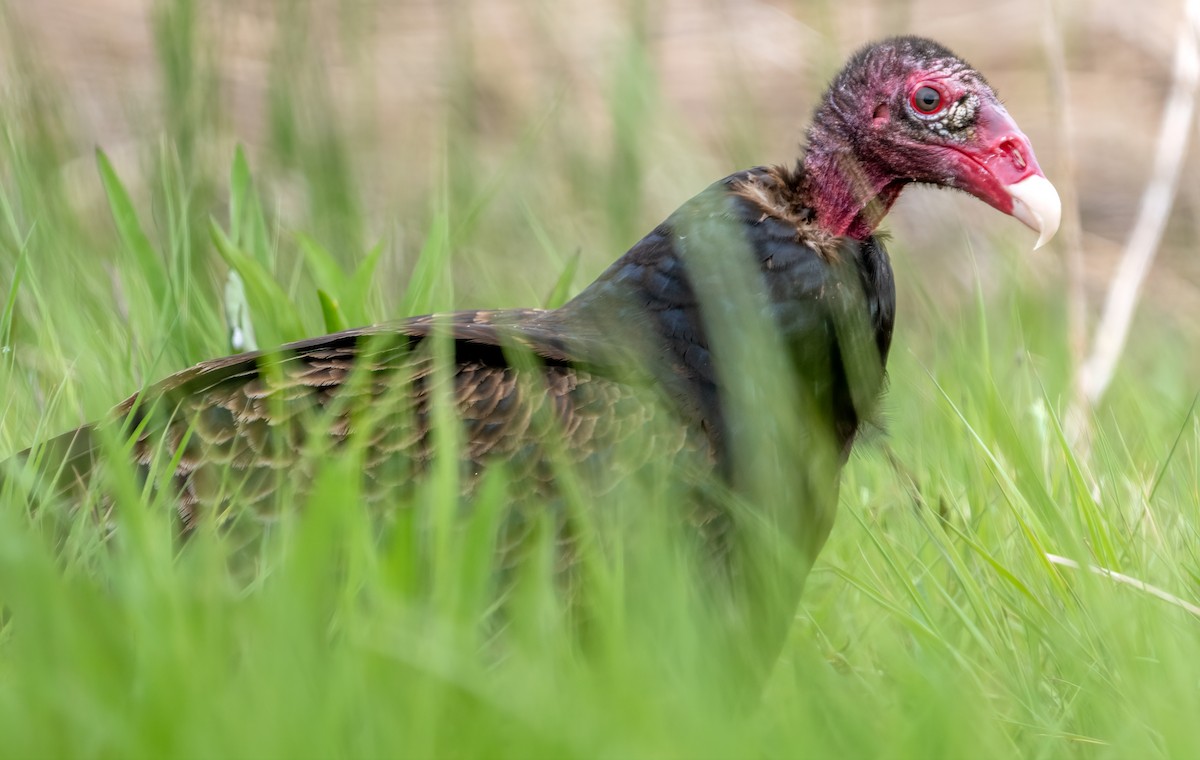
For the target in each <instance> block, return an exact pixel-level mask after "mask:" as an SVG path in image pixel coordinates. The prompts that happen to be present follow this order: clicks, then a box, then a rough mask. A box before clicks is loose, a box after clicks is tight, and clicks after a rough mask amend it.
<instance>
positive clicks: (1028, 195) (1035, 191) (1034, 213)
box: [1004, 174, 1062, 251]
mask: <svg viewBox="0 0 1200 760" xmlns="http://www.w3.org/2000/svg"><path fill="white" fill-rule="evenodd" d="M1004 189H1005V190H1006V191H1007V192H1008V194H1009V195H1010V196H1012V201H1013V209H1012V215H1013V216H1015V217H1016V218H1017V219H1019V220H1020V221H1021V222H1023V223H1024V224H1025V225H1026V226H1027V227H1029V228H1030V229H1032V230H1033V231H1034V232H1036V233H1038V239H1037V243H1036V244H1035V245H1034V246H1033V250H1035V251H1036V250H1037V249H1039V248H1041V247H1042V246H1044V245H1045V244H1046V243H1048V242H1050V239H1051V238H1052V237H1054V233H1056V232H1058V225H1059V223H1060V222H1061V221H1062V201H1060V200H1059V198H1058V191H1057V190H1055V189H1054V185H1052V184H1050V180H1048V179H1046V178H1045V177H1043V176H1042V175H1040V174H1032V175H1030V176H1028V177H1026V178H1025V179H1023V180H1021V181H1020V182H1014V183H1013V184H1011V185H1008V186H1007V187H1005V188H1004Z"/></svg>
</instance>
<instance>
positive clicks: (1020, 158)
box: [1000, 138, 1026, 169]
mask: <svg viewBox="0 0 1200 760" xmlns="http://www.w3.org/2000/svg"><path fill="white" fill-rule="evenodd" d="M1000 150H1002V151H1004V152H1005V153H1007V154H1008V157H1009V158H1011V159H1012V162H1013V163H1014V164H1016V165H1017V168H1018V169H1024V168H1025V166H1026V164H1025V155H1024V154H1023V153H1021V144H1020V143H1019V142H1017V141H1016V140H1014V139H1012V138H1009V139H1007V140H1005V141H1004V142H1002V143H1000Z"/></svg>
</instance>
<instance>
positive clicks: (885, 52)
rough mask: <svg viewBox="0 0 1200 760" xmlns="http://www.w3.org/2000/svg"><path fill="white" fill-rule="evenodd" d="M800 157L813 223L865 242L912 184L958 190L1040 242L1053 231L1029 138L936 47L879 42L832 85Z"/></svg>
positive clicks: (983, 84) (1054, 207)
mask: <svg viewBox="0 0 1200 760" xmlns="http://www.w3.org/2000/svg"><path fill="white" fill-rule="evenodd" d="M808 137H809V144H808V151H807V155H806V157H805V159H804V163H805V168H806V169H807V174H808V178H809V192H810V193H811V194H812V196H813V198H812V202H813V205H814V207H815V208H816V211H817V220H818V223H819V224H820V225H821V226H823V227H825V228H826V229H827V230H828V231H829V232H832V233H834V234H839V235H850V236H852V237H857V238H863V237H866V236H867V235H869V234H871V232H872V231H873V230H874V228H875V226H876V225H877V224H878V223H879V221H880V220H881V219H882V218H883V215H884V214H885V213H886V212H887V210H888V208H889V207H890V206H891V204H892V203H893V202H894V201H895V199H896V197H897V196H898V195H899V194H900V190H901V189H902V188H903V187H904V186H905V185H906V184H909V183H911V182H921V183H927V184H932V185H940V186H943V187H953V188H958V189H960V190H964V191H966V192H968V193H970V194H972V195H974V196H975V197H977V198H979V199H980V200H982V201H984V202H985V203H988V204H989V205H991V206H994V207H995V208H997V209H999V210H1000V211H1003V212H1004V213H1006V214H1011V215H1013V216H1015V217H1016V218H1017V219H1019V220H1021V221H1022V222H1024V223H1025V224H1027V225H1029V226H1030V227H1032V228H1033V229H1035V230H1037V231H1038V233H1039V235H1040V237H1039V240H1038V246H1040V245H1041V244H1043V243H1044V242H1045V241H1046V240H1048V239H1049V237H1050V236H1051V235H1053V234H1054V231H1055V230H1056V229H1057V228H1058V220H1059V213H1060V208H1059V203H1058V195H1057V193H1055V192H1054V188H1053V186H1052V185H1050V183H1049V182H1048V181H1047V180H1046V178H1045V175H1044V174H1043V173H1042V170H1041V168H1040V167H1039V166H1038V163H1037V158H1036V157H1035V156H1034V153H1033V147H1032V146H1031V145H1030V144H1029V139H1028V138H1027V137H1025V135H1024V134H1023V133H1022V132H1021V130H1020V129H1019V128H1018V127H1017V125H1016V122H1014V121H1013V119H1012V117H1010V116H1009V115H1008V112H1007V111H1006V110H1005V109H1004V106H1002V105H1001V104H1000V101H999V99H998V98H997V97H996V94H995V92H993V91H992V89H991V87H990V86H988V83H987V81H986V80H985V79H984V78H983V76H982V75H980V74H979V73H978V72H977V71H975V70H974V69H972V68H971V67H970V66H969V65H968V64H967V63H966V62H965V61H963V60H962V59H961V58H958V57H957V56H955V55H954V54H953V53H951V52H950V51H949V50H947V49H945V48H944V47H942V46H941V45H938V44H937V43H934V42H930V41H929V40H924V39H921V38H917V37H899V38H894V39H890V40H885V41H883V42H881V43H878V44H876V45H872V46H870V47H867V48H865V49H863V50H862V51H860V52H859V53H858V54H856V55H855V56H853V57H852V58H851V59H850V62H849V63H848V64H847V65H846V68H845V69H843V70H842V72H841V73H840V74H839V75H838V76H837V77H836V78H835V79H834V81H833V83H832V84H831V85H830V88H829V91H828V92H827V93H826V95H825V98H824V101H823V102H822V104H821V105H820V107H818V109H817V112H816V115H815V117H814V120H813V126H812V128H811V129H810V130H809V135H808Z"/></svg>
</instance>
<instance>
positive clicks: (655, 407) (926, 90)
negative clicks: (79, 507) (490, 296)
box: [9, 37, 1059, 574]
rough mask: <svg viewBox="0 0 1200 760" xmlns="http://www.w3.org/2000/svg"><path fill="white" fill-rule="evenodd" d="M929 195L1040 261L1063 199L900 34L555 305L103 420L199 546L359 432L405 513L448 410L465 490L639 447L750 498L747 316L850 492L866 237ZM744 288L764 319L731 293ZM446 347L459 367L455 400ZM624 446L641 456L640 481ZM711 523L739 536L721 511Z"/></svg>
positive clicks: (888, 293) (382, 484)
mask: <svg viewBox="0 0 1200 760" xmlns="http://www.w3.org/2000/svg"><path fill="white" fill-rule="evenodd" d="M914 182H915V183H923V184H931V185H939V186H942V187H951V188H957V189H960V190H963V191H966V192H968V193H970V194H972V195H974V196H975V197H977V198H979V199H981V200H983V201H984V202H986V203H988V204H989V205H991V206H994V207H995V208H997V209H999V210H1000V211H1002V212H1004V213H1006V214H1010V215H1012V216H1014V217H1016V218H1017V219H1019V220H1020V221H1021V222H1024V223H1025V224H1026V225H1028V226H1029V227H1031V228H1033V229H1034V230H1035V231H1036V232H1037V233H1038V235H1039V237H1038V241H1037V245H1038V246H1041V245H1042V244H1044V243H1045V242H1046V241H1047V240H1048V239H1049V238H1050V237H1051V236H1052V235H1053V234H1054V232H1055V230H1056V228H1057V226H1058V221H1059V202H1058V196H1057V195H1056V193H1055V191H1054V189H1053V187H1052V186H1051V185H1050V183H1049V182H1048V181H1047V180H1046V178H1045V176H1044V175H1043V173H1042V171H1041V169H1040V168H1039V167H1038V163H1037V160H1036V159H1035V158H1034V153H1033V149H1032V147H1031V146H1030V143H1029V140H1028V139H1027V138H1026V137H1025V135H1024V134H1022V132H1021V131H1020V130H1019V129H1018V128H1017V125H1016V124H1015V123H1014V121H1013V120H1012V118H1011V117H1010V116H1009V115H1008V112H1007V111H1006V110H1005V109H1004V107H1003V106H1002V105H1001V104H1000V101H999V100H998V99H997V97H996V95H995V93H994V92H993V91H992V89H991V88H990V87H989V85H988V84H987V82H986V81H985V80H984V78H983V76H982V75H981V74H980V73H979V72H977V71H976V70H975V69H973V68H972V67H970V66H969V65H968V64H967V63H965V62H964V61H963V60H962V59H961V58H958V57H957V56H955V55H954V54H952V53H951V52H950V51H949V50H947V49H946V48H944V47H942V46H941V45H939V44H937V43H935V42H931V41H929V40H925V39H921V38H918V37H897V38H893V39H888V40H884V41H882V42H879V43H877V44H873V45H870V46H868V47H865V48H863V49H862V50H860V51H859V52H857V53H856V54H855V55H853V56H852V57H851V58H850V60H849V62H848V63H847V64H846V66H845V68H844V69H843V70H842V71H841V72H840V73H839V74H838V75H837V76H836V77H835V78H834V80H833V82H832V84H831V85H830V87H829V89H828V91H827V92H826V93H825V95H824V97H823V98H822V100H821V101H820V104H819V105H818V106H817V108H816V111H815V113H814V116H813V120H812V124H811V126H810V127H809V128H808V131H807V143H806V147H805V148H804V149H803V151H802V155H801V157H800V158H799V160H798V161H797V162H796V163H795V164H793V165H789V166H769V167H759V168H754V169H749V170H746V171H740V172H737V173H735V174H732V175H730V176H728V177H726V178H725V179H722V180H720V181H718V182H716V183H715V184H713V185H712V186H710V187H709V188H708V189H706V190H704V191H703V192H701V193H700V194H699V195H697V196H696V197H695V198H693V199H691V200H690V201H688V202H687V203H685V204H684V205H683V206H682V207H681V208H679V209H678V210H677V211H676V212H675V213H673V214H672V215H671V216H670V217H669V218H668V219H667V220H666V221H664V222H663V223H662V224H660V225H659V226H657V227H656V228H654V229H653V230H652V231H651V232H650V233H649V234H648V235H646V236H645V237H644V238H643V239H642V240H640V241H639V242H637V243H636V244H635V245H634V246H633V247H632V248H631V249H630V250H629V251H628V252H626V253H625V254H624V255H623V256H621V257H620V258H619V259H618V260H617V261H616V262H615V263H614V264H613V265H612V266H610V267H609V268H608V269H607V270H606V271H604V272H603V273H602V274H601V275H600V276H599V278H598V279H597V280H596V281H595V282H593V283H592V284H591V285H590V286H589V287H587V288H586V289H585V290H584V291H583V292H581V293H580V294H579V295H578V296H577V297H575V298H574V299H573V300H571V301H570V302H568V303H567V304H565V305H564V306H562V307H561V308H558V309H553V310H537V309H523V310H501V311H466V312H458V313H454V314H449V315H443V316H441V317H431V316H423V317H414V318H410V319H404V320H400V321H398V322H392V323H387V324H382V325H377V326H371V327H365V328H360V329H353V330H347V331H345V332H340V333H336V334H332V335H326V336H322V337H318V338H312V339H309V340H303V341H300V342H297V343H292V344H289V345H285V346H282V347H280V348H279V349H277V350H273V351H270V352H263V353H247V354H241V355H237V356H230V357H226V358H221V359H214V360H212V361H206V362H203V363H201V364H198V365H196V366H194V367H191V368H190V369H186V370H184V371H182V372H180V373H178V374H176V375H173V376H171V377H169V378H167V379H166V380H163V381H162V382H160V383H158V384H155V385H152V386H150V387H149V388H147V389H146V390H144V391H143V392H141V393H138V394H137V395H135V396H133V397H132V398H130V399H129V400H127V401H125V402H124V403H123V404H121V405H120V406H118V407H117V409H116V411H115V413H114V415H113V417H112V419H111V420H110V421H108V422H106V423H98V424H99V425H101V426H104V425H107V426H108V427H107V429H108V430H111V431H117V430H121V431H125V432H124V433H123V434H122V435H123V437H124V439H125V440H127V441H129V443H128V449H129V450H130V451H131V452H132V457H133V459H134V461H135V463H136V465H137V466H138V467H140V468H141V469H142V474H143V476H144V477H147V478H151V479H152V481H153V482H154V483H156V484H157V485H159V486H162V487H165V488H169V489H171V490H170V493H171V494H172V499H173V501H174V503H176V504H177V505H178V511H179V516H180V525H181V530H182V531H183V532H184V533H186V532H187V531H189V530H191V529H192V527H193V526H194V525H197V524H201V523H203V522H204V520H205V519H213V520H222V519H225V517H227V516H228V515H230V514H232V513H234V512H239V513H241V512H250V513H254V512H255V510H256V508H257V506H258V505H263V506H264V508H265V505H267V504H269V503H271V502H273V501H277V499H275V498H274V497H275V495H276V492H277V491H278V489H279V487H280V486H281V485H283V484H288V485H289V487H292V486H294V485H295V484H296V483H298V482H299V483H301V486H300V487H301V488H303V481H304V479H305V478H306V477H308V476H309V475H310V470H311V469H312V467H311V462H309V463H306V461H305V457H304V456H302V454H301V452H302V451H303V450H304V449H305V447H306V446H308V445H309V444H311V443H312V439H313V438H314V437H317V436H319V437H321V440H322V441H325V442H326V443H328V444H330V445H329V446H328V448H327V450H328V451H331V452H336V451H339V450H341V448H342V447H344V446H345V445H347V444H346V442H347V441H350V440H355V439H356V436H357V437H358V438H357V440H358V441H360V442H362V446H361V448H360V454H361V456H362V470H363V478H364V484H365V487H364V489H363V493H364V495H365V496H364V498H365V499H367V500H397V499H398V497H399V495H400V494H401V493H402V492H403V490H404V489H405V488H407V487H408V486H409V485H410V484H411V482H412V481H414V480H417V479H419V475H420V474H421V472H422V471H423V470H424V469H426V468H427V466H428V465H429V461H430V459H431V456H432V455H431V451H432V450H433V448H434V443H435V442H434V439H435V438H436V430H437V428H436V426H435V425H433V424H431V422H430V420H431V418H433V417H436V414H435V412H436V411H437V409H436V406H437V405H436V404H434V403H433V401H432V400H431V399H434V398H436V397H437V396H438V394H439V393H442V394H444V397H445V398H448V399H449V400H450V403H449V407H452V408H453V411H454V412H456V413H457V416H458V418H459V420H460V421H461V426H459V427H458V428H456V430H457V438H458V443H459V444H460V445H461V460H460V461H461V463H462V464H463V468H462V473H463V481H464V485H465V488H466V489H469V488H470V487H471V486H472V484H474V483H475V482H476V481H477V480H478V478H479V477H481V473H483V472H484V471H485V469H486V468H488V467H489V466H496V464H497V463H502V465H503V466H504V467H507V468H509V469H510V471H511V472H512V474H513V477H514V478H515V479H516V482H520V483H527V484H528V487H529V490H530V492H533V493H536V494H539V495H540V496H542V497H546V496H551V497H552V495H553V492H554V490H555V488H556V485H555V482H554V481H555V472H556V471H557V467H558V466H559V465H560V464H561V463H563V462H566V463H568V464H571V463H574V464H576V465H578V466H580V467H581V468H583V469H584V470H586V471H587V472H588V473H590V475H591V484H592V486H593V487H595V488H603V486H604V485H605V484H606V483H608V482H610V481H611V480H613V479H615V478H616V477H618V475H617V473H616V470H619V469H621V468H622V467H624V468H625V469H628V468H629V467H631V466H636V464H637V456H638V454H637V453H638V452H640V455H641V456H643V457H644V458H651V457H653V458H656V459H657V460H658V461H667V462H668V463H669V466H671V467H678V468H679V469H680V470H681V471H684V472H688V471H692V472H695V473H696V474H697V475H703V474H704V473H706V472H707V473H710V474H714V473H715V476H714V480H715V481H717V482H723V483H726V484H733V486H734V487H736V485H737V483H738V477H739V475H738V472H737V469H738V468H737V462H738V456H737V449H738V446H739V445H740V444H739V438H738V436H739V434H740V433H739V421H738V419H737V415H736V411H737V408H736V404H735V403H733V402H731V400H730V393H731V389H730V387H729V384H730V383H729V378H730V377H732V376H733V374H734V370H735V369H736V368H731V367H729V366H728V365H725V366H723V365H722V357H721V356H720V350H721V349H722V346H724V349H725V353H726V355H727V356H728V355H730V351H731V350H733V349H736V344H737V341H738V336H737V335H736V333H735V334H733V335H732V336H730V335H728V334H726V335H725V337H724V338H719V337H718V334H719V333H722V331H723V330H724V332H725V333H729V332H730V331H729V330H727V329H726V327H727V326H728V325H729V324H733V323H737V324H750V323H748V322H738V317H739V314H740V312H739V311H738V310H739V309H741V310H746V309H749V310H751V311H753V310H755V309H756V308H757V309H758V311H759V312H761V314H760V315H761V316H764V319H765V322H764V324H767V325H773V329H774V330H775V331H777V333H778V342H777V345H778V347H779V350H780V351H781V352H783V354H784V365H785V366H787V367H788V368H789V369H790V371H791V372H792V373H793V374H794V383H795V387H796V388H797V389H798V390H797V394H798V395H800V396H802V397H803V399H804V403H803V404H802V406H803V408H804V409H806V410H808V411H810V412H811V415H810V417H811V419H806V420H805V421H804V425H805V426H806V427H807V428H808V429H809V431H810V432H811V435H812V437H813V438H814V439H825V440H827V441H828V444H829V447H828V448H829V451H830V452H832V453H831V455H830V456H828V457H827V466H824V465H823V467H824V471H825V474H826V476H827V478H828V483H829V484H830V485H832V488H833V489H836V483H837V480H838V477H839V470H840V467H841V465H842V464H843V463H844V462H845V460H846V457H847V456H848V454H849V452H850V448H851V445H852V443H853V441H854V439H855V436H856V434H857V433H858V431H859V430H860V427H861V426H862V424H863V423H864V421H865V420H868V419H869V418H870V417H871V415H872V412H873V410H874V407H875V404H876V400H877V399H878V397H879V395H880V393H881V391H882V388H883V384H884V373H883V368H884V366H885V364H886V360H887V355H888V349H889V346H890V344H891V341H892V326H893V321H894V317H895V292H894V288H893V280H892V270H891V267H890V264H889V261H888V257H887V253H886V252H885V250H884V247H883V244H882V242H881V241H880V239H879V238H878V237H876V236H875V235H874V231H875V229H876V227H877V226H878V224H879V223H880V221H881V220H882V219H883V217H884V215H885V214H886V213H887V211H888V209H889V208H890V207H891V206H892V204H893V203H894V202H895V200H896V198H897V197H898V196H899V194H900V191H901V190H902V189H903V188H904V187H905V186H906V185H908V184H911V183H914ZM742 265H745V266H742ZM731 266H732V267H733V269H732V270H731V269H729V267H731ZM739 273H740V274H743V275H746V276H747V277H748V279H747V282H749V283H750V285H751V288H750V290H751V291H753V292H752V293H751V294H750V296H751V297H750V298H749V300H746V299H742V300H738V299H736V298H733V296H732V295H731V296H730V298H728V299H727V298H726V297H725V295H726V291H725V290H724V286H725V284H726V282H727V280H728V278H730V277H734V278H736V277H737V276H740V274H739ZM733 290H734V289H730V291H729V292H730V293H731V294H732V293H733ZM742 316H744V315H742ZM438 335H444V336H446V337H445V339H444V341H443V344H444V346H445V358H448V359H449V367H448V368H447V369H445V374H444V377H446V378H448V379H447V381H446V382H444V383H442V384H441V385H439V384H438V377H439V368H438V367H439V365H438V362H437V361H435V358H436V357H437V356H438V355H439V354H438V351H437V350H435V349H436V346H437V345H438V340H439V339H438V338H436V337H434V336H438ZM431 349H433V350H431ZM439 389H440V390H439ZM751 390H752V389H751ZM796 408H800V407H796ZM314 410H315V411H314ZM101 429H103V428H101V427H97V426H93V425H89V426H84V427H82V428H80V429H78V430H75V431H73V432H70V433H67V434H65V435H63V436H59V437H58V438H56V439H54V440H52V441H50V442H49V443H47V444H44V445H43V446H42V447H40V448H39V449H38V451H39V452H40V453H39V454H38V455H37V456H36V457H34V459H35V460H36V463H37V466H36V467H33V468H28V467H16V466H13V467H10V469H9V476H10V477H11V476H12V474H13V473H14V472H21V473H22V477H23V478H25V480H24V482H25V483H27V484H28V483H31V482H32V480H35V479H37V478H39V477H40V478H41V479H42V480H44V481H46V482H45V483H44V484H43V486H45V487H44V488H43V489H42V490H44V491H45V490H48V491H52V492H55V493H58V494H60V495H61V494H63V493H66V492H68V491H71V490H72V489H76V488H77V487H78V486H80V485H81V484H82V485H84V486H85V487H86V485H87V483H88V482H89V478H90V477H91V473H92V472H93V470H94V469H95V467H96V465H97V463H98V462H100V461H101V460H102V459H103V457H101V456H99V454H100V453H101V451H102V450H105V447H104V446H102V445H101V438H102V436H100V435H98V434H97V433H98V431H99V430H101ZM614 449H622V450H630V451H633V452H635V454H634V455H631V456H630V457H629V458H628V459H630V460H632V461H633V462H634V464H633V465H630V464H629V462H628V461H624V464H623V463H622V461H623V460H622V459H621V458H620V457H617V456H614V455H613V451H614ZM29 459H30V455H29V454H28V453H27V454H26V455H25V457H18V458H17V460H15V461H23V460H29ZM156 467H157V468H158V469H157V470H155V468H156ZM164 468H165V472H166V475H165V477H164V476H163V474H162V473H163V471H164ZM610 468H611V469H610ZM621 471H622V472H623V471H624V470H621ZM155 472H157V473H158V474H157V475H156V474H154V473H155ZM39 473H40V475H39ZM813 493H821V494H823V495H822V496H821V498H823V499H825V500H826V501H828V500H830V499H832V500H833V503H832V504H830V503H826V504H823V505H819V506H818V508H813V507H812V506H811V505H809V506H807V507H803V508H800V507H793V506H792V505H786V504H785V505H782V506H779V505H776V506H777V507H778V509H777V512H780V513H784V512H787V511H788V510H792V509H795V510H797V513H798V514H801V515H802V517H801V518H798V520H799V524H798V525H795V526H792V527H793V528H794V530H793V532H794V533H797V534H802V535H799V537H798V538H797V539H796V540H797V541H798V542H799V543H801V544H803V545H804V546H805V547H806V551H807V553H808V555H809V556H811V555H812V554H815V551H816V550H817V549H818V548H819V547H820V545H821V543H822V542H823V541H824V539H825V536H826V535H827V534H828V531H829V529H830V521H829V515H830V514H831V508H832V507H833V506H835V505H836V492H835V490H830V489H825V490H823V491H822V490H820V489H816V490H814V491H813ZM543 503H544V502H543ZM230 505H236V506H237V509H236V510H230V509H228V508H227V507H229V506H230ZM692 516H693V517H696V516H695V515H692ZM696 522H697V523H698V524H702V525H706V526H710V527H711V526H714V525H717V524H722V525H724V526H725V527H723V528H721V529H720V531H717V532H721V533H722V535H725V534H727V533H728V532H729V531H728V527H729V524H730V521H729V520H728V519H727V516H722V515H719V514H716V515H714V514H703V515H700V516H699V517H696ZM733 527H734V529H735V532H736V528H737V524H736V521H733ZM560 529H562V527H561V524H560ZM714 531H716V529H715V528H714ZM714 540H715V539H714ZM801 574H802V571H801Z"/></svg>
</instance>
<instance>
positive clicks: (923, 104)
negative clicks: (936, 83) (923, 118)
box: [913, 87, 942, 113]
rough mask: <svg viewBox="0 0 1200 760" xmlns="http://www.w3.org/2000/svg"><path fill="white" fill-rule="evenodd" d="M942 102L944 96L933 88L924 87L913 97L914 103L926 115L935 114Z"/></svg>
mask: <svg viewBox="0 0 1200 760" xmlns="http://www.w3.org/2000/svg"><path fill="white" fill-rule="evenodd" d="M941 102H942V96H941V95H940V94H938V91H937V90H935V89H933V88H932V87H922V88H920V89H919V90H917V92H916V94H914V95H913V103H915V104H916V106H917V108H918V109H920V110H922V111H924V112H925V113H933V112H934V111H936V110H937V107H938V106H939V105H940V104H941Z"/></svg>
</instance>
